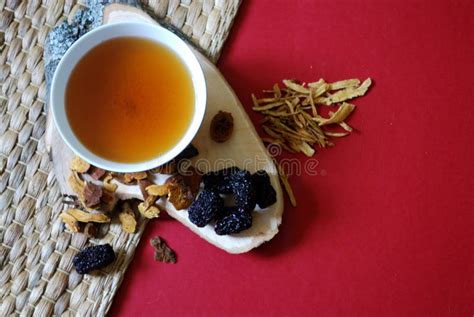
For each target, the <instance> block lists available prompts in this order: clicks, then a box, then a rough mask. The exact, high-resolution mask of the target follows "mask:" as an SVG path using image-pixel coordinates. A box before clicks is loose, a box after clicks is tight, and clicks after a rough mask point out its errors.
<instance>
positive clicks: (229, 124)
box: [210, 111, 234, 143]
mask: <svg viewBox="0 0 474 317" xmlns="http://www.w3.org/2000/svg"><path fill="white" fill-rule="evenodd" d="M232 131H234V118H233V117H232V114H231V113H230V112H225V111H219V112H218V113H217V114H216V115H215V116H214V117H213V118H212V121H211V126H210V132H211V139H213V140H214V141H216V142H219V143H221V142H225V141H227V140H229V139H230V137H231V136H232Z"/></svg>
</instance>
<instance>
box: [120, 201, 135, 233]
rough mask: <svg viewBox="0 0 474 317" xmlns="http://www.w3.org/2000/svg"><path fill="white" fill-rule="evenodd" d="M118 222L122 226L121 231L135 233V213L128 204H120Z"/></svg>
mask: <svg viewBox="0 0 474 317" xmlns="http://www.w3.org/2000/svg"><path fill="white" fill-rule="evenodd" d="M119 220H120V223H121V224H122V230H123V231H125V232H128V233H135V231H136V230H137V220H136V218H135V213H134V212H133V210H132V208H131V207H130V204H129V203H128V202H124V203H123V204H122V210H121V211H120V212H119Z"/></svg>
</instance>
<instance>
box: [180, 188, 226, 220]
mask: <svg viewBox="0 0 474 317" xmlns="http://www.w3.org/2000/svg"><path fill="white" fill-rule="evenodd" d="M223 207H224V200H223V199H222V197H221V196H219V194H218V193H216V192H214V191H212V190H208V189H204V190H203V191H202V192H201V193H200V194H199V196H198V198H197V199H196V200H195V201H194V202H193V203H192V204H191V206H190V207H189V210H188V212H189V220H190V221H191V222H192V223H194V224H195V225H196V226H198V227H204V226H205V225H207V224H208V223H209V222H211V221H212V220H213V219H214V218H215V217H216V216H217V215H218V214H219V212H220V211H221V209H222V208H223Z"/></svg>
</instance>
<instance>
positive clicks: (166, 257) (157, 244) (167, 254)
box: [150, 236, 176, 263]
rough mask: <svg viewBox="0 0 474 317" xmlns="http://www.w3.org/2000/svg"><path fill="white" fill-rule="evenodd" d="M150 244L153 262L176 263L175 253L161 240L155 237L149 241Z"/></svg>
mask: <svg viewBox="0 0 474 317" xmlns="http://www.w3.org/2000/svg"><path fill="white" fill-rule="evenodd" d="M150 244H151V246H152V247H153V249H154V250H155V252H154V258H155V261H159V262H164V263H176V253H175V252H174V251H173V250H172V249H171V248H170V247H169V246H168V244H167V243H166V241H165V240H163V238H161V237H158V236H156V237H154V238H152V239H151V240H150Z"/></svg>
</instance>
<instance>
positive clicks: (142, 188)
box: [138, 179, 154, 200]
mask: <svg viewBox="0 0 474 317" xmlns="http://www.w3.org/2000/svg"><path fill="white" fill-rule="evenodd" d="M153 184H154V183H153V182H152V181H151V180H149V179H141V180H139V181H138V187H139V188H140V191H141V192H142V196H143V200H146V199H147V197H148V193H147V191H146V188H147V187H148V186H150V185H153Z"/></svg>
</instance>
